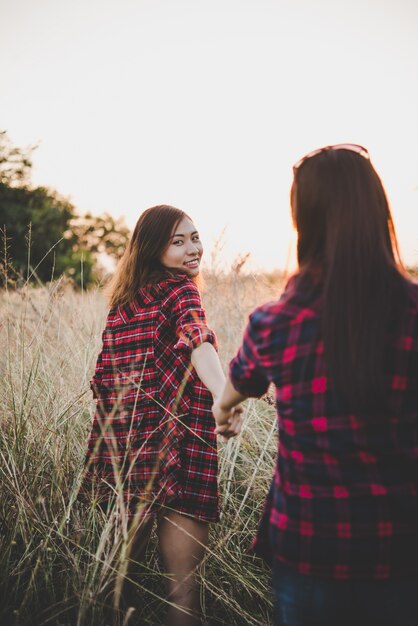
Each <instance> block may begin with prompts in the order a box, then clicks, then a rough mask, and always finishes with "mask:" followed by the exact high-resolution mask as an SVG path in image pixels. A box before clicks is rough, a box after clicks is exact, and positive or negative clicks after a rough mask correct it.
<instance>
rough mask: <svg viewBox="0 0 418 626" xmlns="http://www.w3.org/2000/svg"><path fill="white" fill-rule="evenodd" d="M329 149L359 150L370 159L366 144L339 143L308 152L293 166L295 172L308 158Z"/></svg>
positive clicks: (358, 152) (358, 151) (359, 152)
mask: <svg viewBox="0 0 418 626" xmlns="http://www.w3.org/2000/svg"><path fill="white" fill-rule="evenodd" d="M328 150H351V152H357V154H360V155H361V156H362V157H364V158H365V159H370V156H369V153H368V150H367V148H365V147H364V146H360V145H359V144H358V143H337V144H335V145H333V146H325V147H324V148H318V149H317V150H312V152H309V154H306V155H305V156H304V157H302V158H301V159H300V160H299V161H298V162H297V163H295V165H294V166H293V173H295V172H296V170H298V169H299V168H300V166H301V165H302V163H305V161H307V160H308V159H310V158H312V157H314V156H316V155H317V154H321V152H327V151H328Z"/></svg>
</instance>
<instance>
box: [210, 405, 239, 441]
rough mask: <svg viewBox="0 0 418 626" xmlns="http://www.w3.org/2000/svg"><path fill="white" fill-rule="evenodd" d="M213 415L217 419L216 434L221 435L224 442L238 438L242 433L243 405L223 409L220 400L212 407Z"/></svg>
mask: <svg viewBox="0 0 418 626" xmlns="http://www.w3.org/2000/svg"><path fill="white" fill-rule="evenodd" d="M212 413H213V415H214V417H215V421H216V428H215V434H217V435H220V436H221V439H222V441H228V439H230V438H231V437H236V435H239V433H240V432H241V427H242V415H243V413H244V407H243V406H242V405H241V404H238V405H237V406H235V407H233V408H232V409H229V410H226V409H224V408H222V406H221V403H220V400H219V398H217V399H216V400H215V402H214V404H213V406H212Z"/></svg>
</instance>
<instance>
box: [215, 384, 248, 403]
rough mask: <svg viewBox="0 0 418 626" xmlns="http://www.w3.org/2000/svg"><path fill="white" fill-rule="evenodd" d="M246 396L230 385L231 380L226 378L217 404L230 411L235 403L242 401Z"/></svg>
mask: <svg viewBox="0 0 418 626" xmlns="http://www.w3.org/2000/svg"><path fill="white" fill-rule="evenodd" d="M246 398H247V396H244V395H243V394H242V393H240V392H239V391H237V390H236V389H235V387H234V386H233V385H232V383H231V380H230V379H229V378H228V379H227V381H226V383H225V387H224V389H223V391H222V394H221V397H220V398H219V406H220V408H221V409H222V410H224V411H230V410H231V409H233V408H234V407H235V406H237V404H239V403H240V402H243V400H245V399H246Z"/></svg>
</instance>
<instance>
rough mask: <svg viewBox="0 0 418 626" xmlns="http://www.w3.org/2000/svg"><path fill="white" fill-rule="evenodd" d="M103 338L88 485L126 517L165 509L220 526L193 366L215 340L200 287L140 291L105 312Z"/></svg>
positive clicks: (210, 444) (207, 411)
mask: <svg viewBox="0 0 418 626" xmlns="http://www.w3.org/2000/svg"><path fill="white" fill-rule="evenodd" d="M102 340H103V348H102V351H101V352H100V354H99V357H98V359H97V365H96V369H95V372H94V376H93V378H92V380H91V385H92V388H93V389H94V390H95V391H96V394H97V409H96V412H95V414H94V418H93V425H92V429H91V433H90V437H89V440H88V451H87V458H86V472H85V487H88V489H89V490H90V491H91V490H92V489H94V491H95V492H96V493H97V495H98V496H99V497H101V498H103V499H104V500H108V499H109V498H111V497H113V496H115V497H118V499H119V502H120V506H122V507H124V508H125V509H126V511H127V513H128V514H129V515H130V516H132V515H134V513H135V510H136V509H137V508H138V507H142V506H143V505H144V504H145V505H146V506H145V509H147V510H152V511H155V510H157V508H158V507H159V506H161V505H165V506H170V507H172V508H174V509H175V510H177V511H179V512H182V513H186V514H189V515H192V516H193V517H196V518H198V519H201V520H204V521H217V520H218V517H219V515H218V487H217V442H216V436H215V434H214V427H215V423H214V419H213V415H212V411H211V406H212V396H211V394H210V392H209V391H208V389H207V388H206V387H205V386H204V385H203V384H202V383H201V381H200V379H199V378H198V377H197V375H196V373H195V371H194V369H193V367H192V366H191V363H190V355H191V351H192V350H193V349H194V348H195V347H197V346H199V345H200V344H201V343H203V342H206V341H208V342H210V343H212V344H213V345H215V347H216V339H215V335H214V333H213V332H212V331H211V330H210V329H209V328H208V326H207V322H206V317H205V312H204V310H203V309H202V304H201V299H200V295H199V292H198V290H197V287H196V285H195V284H194V283H193V281H192V280H190V279H189V278H187V277H186V276H183V275H178V276H175V277H170V278H168V279H166V280H164V281H162V282H160V283H157V284H154V285H150V286H149V287H147V288H144V289H140V290H139V292H138V295H137V298H136V299H135V300H134V301H133V302H132V303H130V304H128V305H126V306H120V307H117V308H116V309H113V310H111V311H110V312H109V315H108V318H107V323H106V327H105V329H104V331H103V336H102Z"/></svg>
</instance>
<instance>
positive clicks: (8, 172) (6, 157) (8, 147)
mask: <svg viewBox="0 0 418 626" xmlns="http://www.w3.org/2000/svg"><path fill="white" fill-rule="evenodd" d="M35 147H36V146H31V147H29V148H17V147H16V146H13V144H12V142H11V141H10V139H9V137H8V135H7V132H6V131H5V130H0V183H3V184H5V185H9V186H10V187H19V186H22V185H25V184H27V183H28V182H29V179H30V171H31V168H32V152H33V150H34V149H35Z"/></svg>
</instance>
